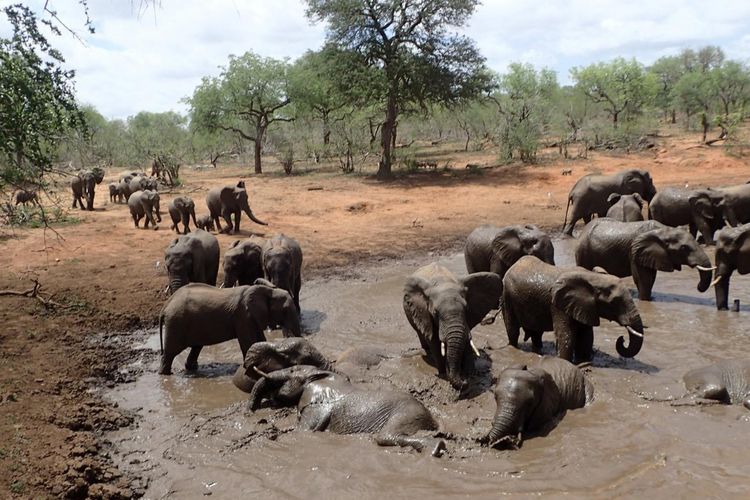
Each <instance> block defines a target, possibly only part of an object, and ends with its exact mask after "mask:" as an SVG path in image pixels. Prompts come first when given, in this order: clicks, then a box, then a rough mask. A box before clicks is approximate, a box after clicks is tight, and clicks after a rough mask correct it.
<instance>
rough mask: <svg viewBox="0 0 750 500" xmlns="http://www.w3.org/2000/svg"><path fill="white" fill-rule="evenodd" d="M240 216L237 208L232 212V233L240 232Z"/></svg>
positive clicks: (240, 213)
mask: <svg viewBox="0 0 750 500" xmlns="http://www.w3.org/2000/svg"><path fill="white" fill-rule="evenodd" d="M241 218H242V212H240V211H239V210H237V211H236V212H235V213H234V234H239V232H240V219H241Z"/></svg>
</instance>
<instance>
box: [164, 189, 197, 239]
mask: <svg viewBox="0 0 750 500" xmlns="http://www.w3.org/2000/svg"><path fill="white" fill-rule="evenodd" d="M167 210H168V211H169V217H170V218H171V219H172V227H171V228H170V229H174V230H175V232H176V233H177V234H180V228H179V227H177V224H179V223H180V222H182V227H183V231H182V234H188V233H189V232H190V217H192V218H193V224H195V227H198V223H197V222H196V220H195V203H193V200H192V199H190V198H188V197H187V196H178V197H177V198H175V199H173V200H172V201H170V202H169V205H167Z"/></svg>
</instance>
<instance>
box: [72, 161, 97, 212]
mask: <svg viewBox="0 0 750 500" xmlns="http://www.w3.org/2000/svg"><path fill="white" fill-rule="evenodd" d="M103 180H104V170H102V169H101V168H99V167H94V168H92V169H91V170H86V171H84V172H79V173H78V174H76V176H75V177H73V179H71V181H70V188H71V190H72V191H73V208H76V204H77V205H78V207H79V208H80V209H81V210H83V209H84V207H83V197H84V196H85V197H86V210H93V209H94V195H95V194H96V185H97V184H101V183H102V181H103Z"/></svg>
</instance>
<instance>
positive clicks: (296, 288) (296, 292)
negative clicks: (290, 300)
mask: <svg viewBox="0 0 750 500" xmlns="http://www.w3.org/2000/svg"><path fill="white" fill-rule="evenodd" d="M301 288H302V277H301V276H299V275H297V279H296V280H295V281H294V305H295V306H296V307H297V313H301V312H302V308H300V306H299V291H300V289H301Z"/></svg>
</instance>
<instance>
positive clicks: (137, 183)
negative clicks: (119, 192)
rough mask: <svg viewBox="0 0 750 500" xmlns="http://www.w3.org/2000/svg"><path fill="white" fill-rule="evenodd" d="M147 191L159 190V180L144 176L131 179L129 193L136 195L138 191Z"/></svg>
mask: <svg viewBox="0 0 750 500" xmlns="http://www.w3.org/2000/svg"><path fill="white" fill-rule="evenodd" d="M145 190H149V191H158V190H159V183H158V182H157V179H156V178H155V177H146V176H143V175H139V176H136V177H133V178H132V179H130V182H129V183H128V191H129V192H130V193H135V192H136V191H145Z"/></svg>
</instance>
